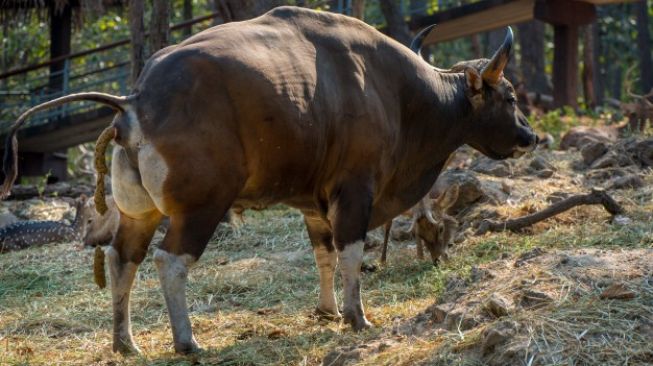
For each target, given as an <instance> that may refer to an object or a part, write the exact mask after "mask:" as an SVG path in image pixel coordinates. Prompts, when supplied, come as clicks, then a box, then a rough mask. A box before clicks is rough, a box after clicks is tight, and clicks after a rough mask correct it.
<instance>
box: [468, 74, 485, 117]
mask: <svg viewBox="0 0 653 366" xmlns="http://www.w3.org/2000/svg"><path fill="white" fill-rule="evenodd" d="M465 83H466V86H467V93H465V94H467V98H469V102H470V103H472V106H473V107H474V108H475V109H476V108H479V107H480V106H481V105H483V93H482V90H483V77H482V76H481V74H480V73H479V72H478V70H476V69H475V68H473V67H468V68H466V69H465Z"/></svg>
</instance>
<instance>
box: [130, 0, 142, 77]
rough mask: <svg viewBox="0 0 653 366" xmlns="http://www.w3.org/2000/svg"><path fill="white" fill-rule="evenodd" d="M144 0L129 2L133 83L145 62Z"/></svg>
mask: <svg viewBox="0 0 653 366" xmlns="http://www.w3.org/2000/svg"><path fill="white" fill-rule="evenodd" d="M144 8H145V4H144V3H143V0H131V1H130V2H129V32H130V35H131V46H132V47H131V61H132V70H131V84H132V85H134V84H135V83H136V80H137V79H138V75H140V73H141V70H142V69H143V65H144V64H145V25H144V24H143V12H144Z"/></svg>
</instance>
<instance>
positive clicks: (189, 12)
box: [182, 0, 193, 38]
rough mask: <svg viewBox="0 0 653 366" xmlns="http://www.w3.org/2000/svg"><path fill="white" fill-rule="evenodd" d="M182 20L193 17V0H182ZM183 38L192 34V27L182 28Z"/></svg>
mask: <svg viewBox="0 0 653 366" xmlns="http://www.w3.org/2000/svg"><path fill="white" fill-rule="evenodd" d="M182 13H183V14H182V16H183V18H184V20H191V19H193V0H184V8H183V10H182ZM183 34H184V38H188V37H190V36H191V34H193V27H192V26H190V27H187V28H184V30H183Z"/></svg>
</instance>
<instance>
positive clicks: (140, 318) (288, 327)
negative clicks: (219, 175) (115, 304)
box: [0, 138, 653, 365]
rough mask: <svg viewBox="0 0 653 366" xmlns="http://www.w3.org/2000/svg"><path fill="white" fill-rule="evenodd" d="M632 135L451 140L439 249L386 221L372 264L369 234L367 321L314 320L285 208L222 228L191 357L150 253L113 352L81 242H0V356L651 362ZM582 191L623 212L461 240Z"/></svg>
mask: <svg viewBox="0 0 653 366" xmlns="http://www.w3.org/2000/svg"><path fill="white" fill-rule="evenodd" d="M646 141H647V140H645V139H643V138H639V139H621V140H619V141H616V142H614V141H611V142H605V143H603V144H604V146H594V145H592V146H583V147H582V148H572V149H570V150H565V151H562V150H546V149H542V150H537V151H536V152H535V153H532V154H529V155H528V156H525V157H523V158H521V159H519V160H510V161H506V162H498V163H497V162H491V161H489V160H487V159H484V158H482V157H479V156H478V154H476V153H473V152H471V151H469V150H463V151H461V153H459V154H458V156H457V158H456V160H455V161H454V163H453V166H452V169H450V170H449V171H447V172H446V173H445V174H444V175H443V178H442V179H441V182H444V183H441V184H444V185H446V184H448V183H447V182H456V183H457V184H460V185H461V195H460V197H459V202H458V203H457V205H456V206H454V207H453V208H452V211H451V214H452V215H455V217H456V218H457V219H458V221H459V222H460V224H461V230H460V233H459V235H458V237H457V240H456V242H457V244H456V245H455V246H454V247H453V248H451V249H450V251H449V256H450V259H449V261H447V262H445V263H442V264H440V265H439V266H438V267H434V266H433V265H432V264H430V262H428V261H418V260H417V259H416V256H415V244H414V240H413V239H412V238H410V236H409V235H406V234H405V233H404V232H403V231H404V230H405V229H406V227H407V226H408V225H409V223H408V222H407V220H406V219H405V218H399V219H398V220H397V221H398V223H397V224H396V225H395V229H394V231H393V235H392V238H393V239H392V241H391V245H390V251H389V261H388V263H387V265H385V266H381V265H379V264H378V263H377V262H378V258H379V257H380V251H381V246H380V242H381V240H382V233H381V231H380V230H378V229H377V230H374V231H372V232H370V234H369V238H368V241H369V243H368V244H369V245H368V247H369V250H368V251H367V252H366V259H365V261H366V263H367V264H369V265H370V266H368V271H365V273H364V275H363V283H362V288H363V299H364V302H365V307H366V313H367V314H368V317H369V319H370V321H371V322H372V323H373V324H374V325H375V327H374V328H373V329H370V330H366V331H364V332H361V333H353V332H351V331H350V330H349V328H348V327H347V326H345V325H344V324H341V323H339V322H333V321H331V322H328V321H325V320H322V319H319V318H316V317H315V316H314V315H313V310H314V307H315V304H316V301H317V289H318V286H317V283H318V282H317V273H316V270H315V266H314V261H313V257H312V251H311V249H310V244H309V242H308V238H307V235H306V232H305V229H304V227H303V223H302V219H301V215H300V214H299V213H298V212H297V211H296V210H293V209H289V208H286V207H283V206H275V207H272V208H270V209H268V210H266V211H261V212H246V213H245V221H244V223H242V224H241V225H240V226H238V227H231V226H228V225H221V226H220V228H219V229H218V230H217V231H216V233H215V235H214V238H213V239H212V241H211V243H210V244H209V247H208V249H207V251H206V252H205V254H204V256H203V257H202V258H201V260H200V261H199V262H198V264H197V266H196V267H195V268H194V269H193V270H192V271H191V276H190V281H189V286H188V288H187V291H188V302H189V306H190V311H191V320H192V322H193V327H194V331H195V334H196V337H197V339H198V341H199V342H200V344H201V345H202V346H204V347H205V351H204V352H202V353H199V354H196V355H192V356H176V355H174V354H173V353H172V340H171V333H170V326H169V323H168V319H167V314H166V310H165V304H164V301H163V298H162V295H161V293H160V291H159V286H158V277H157V274H156V271H155V269H154V266H153V263H152V260H151V256H148V258H147V259H146V261H145V262H144V263H143V265H142V266H141V268H140V271H139V274H138V279H137V282H136V288H135V290H134V292H133V296H132V319H133V326H134V336H135V339H136V341H137V343H138V344H139V345H140V346H141V349H142V350H143V351H144V355H143V356H139V357H130V358H123V357H122V356H119V355H116V354H114V353H112V352H111V332H110V330H111V302H110V294H109V291H108V290H99V289H97V287H96V286H95V285H94V284H93V279H92V258H93V251H92V250H91V249H79V248H77V247H74V246H73V245H71V244H70V243H62V244H57V245H48V246H45V247H41V248H32V249H29V250H25V251H21V252H12V253H7V254H2V255H0V365H5V364H7V365H27V364H30V365H51V364H66V365H132V364H136V365H195V364H199V365H202V364H203V365H266V364H267V365H278V364H289V365H319V364H325V365H349V364H360V365H560V364H573V365H649V364H653V348H652V347H651V345H652V344H653V218H652V216H653V173H652V171H651V167H650V166H648V165H647V164H646V156H639V155H641V153H640V152H641V151H640V150H641V149H640V150H638V149H639V147H637V146H640V145H638V144H645V143H646ZM592 143H596V141H593V142H592ZM642 151H643V150H642ZM638 154H639V155H638ZM610 159H612V160H610ZM592 188H603V189H606V190H607V192H608V193H609V194H610V195H611V196H612V197H613V198H614V199H615V200H617V202H619V203H620V204H621V205H622V207H623V208H624V210H625V212H624V214H623V215H620V216H617V217H611V216H610V214H608V213H607V212H606V211H605V210H604V209H603V208H602V207H600V206H583V207H577V208H574V209H571V210H569V211H567V212H565V213H563V214H561V215H558V216H556V217H554V218H551V219H549V220H546V221H544V222H541V223H538V224H536V225H534V226H533V227H531V228H528V229H525V230H523V231H522V232H518V233H512V232H502V233H488V234H484V235H480V236H479V235H475V231H476V228H477V226H478V225H479V223H480V222H481V221H482V220H483V219H494V220H505V219H509V218H515V217H519V216H522V215H525V214H528V213H532V212H534V211H537V210H540V209H542V208H544V207H546V206H548V205H550V204H551V203H552V202H556V201H559V200H560V199H564V198H565V197H567V196H569V195H572V194H577V193H587V192H589V191H590V190H591V189H592ZM0 211H10V212H12V213H14V215H16V216H18V217H19V218H21V219H27V218H31V219H61V218H65V219H68V220H70V219H71V218H72V212H70V205H69V203H68V202H67V201H66V200H65V199H62V198H47V199H32V200H28V201H21V202H16V201H6V202H1V203H0ZM161 237H162V233H159V234H157V236H156V237H155V240H154V243H153V245H152V246H151V248H150V249H152V247H154V246H155V245H156V244H157V243H158V242H159V241H160V240H161ZM338 298H339V299H341V298H342V296H341V293H340V292H338Z"/></svg>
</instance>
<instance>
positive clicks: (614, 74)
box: [608, 64, 624, 100]
mask: <svg viewBox="0 0 653 366" xmlns="http://www.w3.org/2000/svg"><path fill="white" fill-rule="evenodd" d="M608 71H609V72H608V76H609V78H610V81H611V82H612V83H611V85H610V89H611V90H610V92H611V93H610V94H612V97H613V98H614V99H616V100H621V88H622V87H623V81H624V80H623V74H624V71H623V69H622V68H621V66H620V65H615V64H612V65H611V66H610V67H609V68H608Z"/></svg>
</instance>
